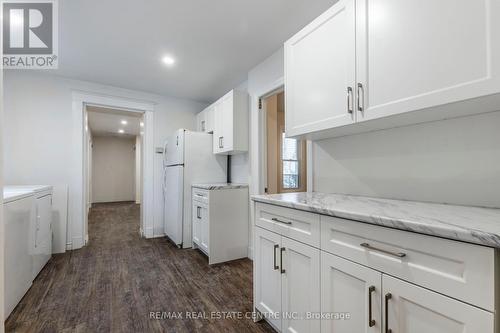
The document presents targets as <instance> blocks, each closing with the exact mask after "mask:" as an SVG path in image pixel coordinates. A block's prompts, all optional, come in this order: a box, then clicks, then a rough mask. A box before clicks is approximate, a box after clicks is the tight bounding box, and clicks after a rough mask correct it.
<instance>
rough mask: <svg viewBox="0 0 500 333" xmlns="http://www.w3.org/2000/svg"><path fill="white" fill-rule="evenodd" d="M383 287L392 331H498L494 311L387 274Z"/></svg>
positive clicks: (450, 332)
mask: <svg viewBox="0 0 500 333" xmlns="http://www.w3.org/2000/svg"><path fill="white" fill-rule="evenodd" d="M382 285H383V289H384V291H383V302H384V316H385V318H384V325H389V327H387V331H388V332H391V331H392V332H393V333H422V332H425V333H464V332H471V333H472V332H481V333H493V332H494V331H493V329H494V325H493V324H494V316H493V314H492V313H490V312H487V311H484V310H482V309H479V308H476V307H474V306H472V305H469V304H466V303H462V302H460V301H457V300H454V299H451V298H449V297H446V296H443V295H441V294H438V293H435V292H432V291H430V290H427V289H424V288H421V287H418V286H415V285H412V284H410V283H407V282H404V281H402V280H399V279H396V278H393V277H389V276H386V275H384V276H383V278H382Z"/></svg>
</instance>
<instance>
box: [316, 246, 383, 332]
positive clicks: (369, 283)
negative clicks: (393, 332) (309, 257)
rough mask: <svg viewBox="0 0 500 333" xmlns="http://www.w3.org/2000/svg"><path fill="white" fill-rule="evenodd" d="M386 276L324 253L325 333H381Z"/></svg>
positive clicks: (322, 277)
mask: <svg viewBox="0 0 500 333" xmlns="http://www.w3.org/2000/svg"><path fill="white" fill-rule="evenodd" d="M381 294H382V274H381V273H379V272H377V271H375V270H372V269H370V268H367V267H365V266H361V265H358V264H356V263H354V262H352V261H349V260H345V259H342V258H340V257H337V256H334V255H332V254H329V253H326V252H322V253H321V313H323V314H324V315H327V316H329V318H323V319H322V321H321V332H322V333H327V332H335V333H352V332H358V333H376V332H378V333H380V332H381V331H382V322H381V309H382V304H381Z"/></svg>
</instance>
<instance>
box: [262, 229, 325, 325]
mask: <svg viewBox="0 0 500 333" xmlns="http://www.w3.org/2000/svg"><path fill="white" fill-rule="evenodd" d="M254 281H255V282H254V304H255V309H256V310H257V311H259V312H260V314H261V315H262V316H264V317H265V318H266V320H267V321H268V322H269V323H270V324H271V325H272V326H273V327H274V328H275V329H276V330H278V331H282V332H298V333H302V332H303V333H308V332H311V333H313V332H319V331H320V320H319V318H315V317H314V315H315V314H316V315H318V314H319V313H320V305H321V304H320V251H319V249H317V248H314V247H312V246H309V245H306V244H303V243H300V242H297V241H294V240H292V239H290V238H287V237H283V236H281V235H279V234H277V233H274V232H271V231H268V230H265V229H263V228H259V227H257V228H255V256H254Z"/></svg>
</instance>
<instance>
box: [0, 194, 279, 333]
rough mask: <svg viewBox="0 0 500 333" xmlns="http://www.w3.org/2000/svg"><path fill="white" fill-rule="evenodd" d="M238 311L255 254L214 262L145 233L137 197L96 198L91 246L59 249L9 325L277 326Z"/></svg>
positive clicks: (248, 294) (248, 299) (94, 328)
mask: <svg viewBox="0 0 500 333" xmlns="http://www.w3.org/2000/svg"><path fill="white" fill-rule="evenodd" d="M233 311H237V312H240V311H241V312H243V315H245V313H246V312H250V311H252V262H251V261H250V260H248V259H244V260H238V261H234V262H231V263H228V264H223V265H218V266H215V267H210V266H208V264H207V258H206V257H205V256H204V255H202V254H201V253H200V252H198V251H196V250H190V249H188V250H179V249H177V248H175V247H174V246H173V245H172V244H170V243H169V242H168V241H167V240H166V239H165V238H157V239H150V240H146V239H142V238H140V236H139V206H138V205H136V204H135V203H112V204H96V205H94V207H93V208H92V210H91V213H90V218H89V244H88V246H86V247H85V248H83V249H80V250H77V251H69V252H67V253H65V254H59V255H54V256H53V258H52V260H51V261H50V262H49V263H48V264H47V266H46V267H45V268H44V269H43V270H42V272H41V273H40V275H39V276H38V277H37V278H36V280H35V281H34V283H33V286H32V287H31V289H30V290H29V291H28V293H27V294H26V296H25V297H24V298H23V299H22V301H21V303H20V304H19V305H18V306H17V307H16V309H15V310H14V311H13V313H12V314H11V315H10V317H9V318H8V320H7V322H6V331H7V332H271V331H272V329H271V328H270V326H269V325H268V324H266V323H264V322H260V323H254V322H253V320H252V319H251V318H244V319H236V315H235V314H232V313H229V312H233ZM151 312H155V315H154V316H155V317H156V318H151V316H152V314H151ZM156 312H159V313H156ZM169 315H170V318H171V319H167V318H166V317H168V316H169ZM188 315H190V316H191V318H186V317H187V316H188ZM202 315H204V316H206V318H200V317H201V316H202ZM212 316H215V317H217V316H224V317H226V318H225V319H216V318H213V317H212ZM228 317H229V318H228Z"/></svg>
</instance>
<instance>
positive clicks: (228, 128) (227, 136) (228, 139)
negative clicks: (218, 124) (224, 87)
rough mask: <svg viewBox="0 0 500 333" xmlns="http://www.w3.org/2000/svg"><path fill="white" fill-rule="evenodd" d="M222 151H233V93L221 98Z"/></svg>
mask: <svg viewBox="0 0 500 333" xmlns="http://www.w3.org/2000/svg"><path fill="white" fill-rule="evenodd" d="M221 110H222V133H223V134H222V140H221V145H222V151H223V152H228V151H231V150H233V130H234V96H233V92H232V91H231V92H230V93H228V94H226V95H225V96H224V97H222V102H221Z"/></svg>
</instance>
